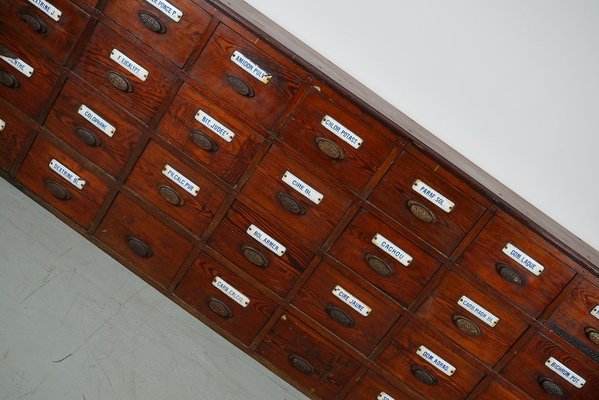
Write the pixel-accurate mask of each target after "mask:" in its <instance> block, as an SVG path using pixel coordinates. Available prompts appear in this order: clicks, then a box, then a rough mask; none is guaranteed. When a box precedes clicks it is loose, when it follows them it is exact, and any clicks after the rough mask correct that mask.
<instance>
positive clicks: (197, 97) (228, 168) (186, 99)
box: [158, 83, 264, 184]
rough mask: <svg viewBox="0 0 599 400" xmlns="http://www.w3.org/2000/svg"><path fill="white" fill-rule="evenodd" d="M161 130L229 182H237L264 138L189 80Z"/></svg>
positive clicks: (169, 110)
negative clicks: (190, 83) (193, 85)
mask: <svg viewBox="0 0 599 400" xmlns="http://www.w3.org/2000/svg"><path fill="white" fill-rule="evenodd" d="M196 117H197V118H198V119H199V120H198V119H196ZM206 125H208V126H206ZM158 133H159V134H160V135H161V136H163V137H165V138H166V139H167V140H169V141H170V142H171V143H172V144H174V145H175V146H177V147H178V148H180V149H181V150H183V151H184V152H186V153H187V154H188V155H190V156H191V157H192V158H193V159H194V160H196V161H198V162H199V163H201V164H202V165H204V166H206V167H207V168H209V169H210V170H211V171H212V172H214V173H215V174H216V175H217V176H219V177H221V178H222V179H223V180H224V181H226V182H227V183H229V184H235V183H236V182H237V180H238V179H239V177H240V176H241V174H242V173H243V171H244V170H245V168H246V167H247V165H248V164H249V162H250V160H251V159H252V157H253V156H254V154H255V153H256V151H257V149H258V147H259V146H260V144H261V143H262V142H263V141H264V139H263V138H262V136H260V135H258V134H257V133H256V132H255V131H254V130H253V129H251V128H249V127H248V126H247V125H245V124H244V123H243V122H241V120H240V119H239V118H237V117H235V115H234V114H233V113H231V112H229V111H228V109H227V108H226V106H225V105H224V104H223V103H221V102H220V101H218V100H217V99H216V98H214V97H212V96H210V95H206V94H203V93H200V92H198V91H196V90H194V89H192V87H191V86H190V85H189V84H187V83H184V84H183V86H181V89H179V93H177V96H176V97H175V98H174V100H173V102H172V103H171V105H170V107H169V108H168V110H167V112H166V113H165V115H164V117H162V120H161V121H160V125H159V126H158ZM231 133H232V134H233V135H234V137H233V138H232V139H230V136H231V135H230V134H231ZM225 138H226V139H225Z"/></svg>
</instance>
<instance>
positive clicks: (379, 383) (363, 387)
mask: <svg viewBox="0 0 599 400" xmlns="http://www.w3.org/2000/svg"><path fill="white" fill-rule="evenodd" d="M344 399H345V400H356V399H360V400H404V399H413V397H410V396H408V395H407V394H405V393H404V392H403V391H401V390H399V389H397V388H396V387H395V386H393V385H391V384H390V383H389V382H387V381H386V380H384V379H383V378H381V377H379V376H378V375H376V374H375V373H374V372H372V371H367V372H366V373H365V374H364V375H362V377H361V378H360V380H359V381H358V383H357V384H356V385H355V386H354V387H353V388H352V389H351V390H350V391H349V393H348V394H347V395H346V396H345V397H344Z"/></svg>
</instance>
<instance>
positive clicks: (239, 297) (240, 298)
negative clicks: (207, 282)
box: [212, 276, 250, 307]
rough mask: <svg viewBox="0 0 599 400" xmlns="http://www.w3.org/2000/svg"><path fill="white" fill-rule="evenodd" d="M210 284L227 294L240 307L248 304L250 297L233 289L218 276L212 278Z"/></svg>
mask: <svg viewBox="0 0 599 400" xmlns="http://www.w3.org/2000/svg"><path fill="white" fill-rule="evenodd" d="M212 286H214V287H216V288H217V289H218V290H220V291H221V292H223V293H224V294H226V295H227V296H229V297H230V298H231V299H233V301H235V302H236V303H237V304H239V305H240V306H242V307H247V306H248V305H249V304H250V299H249V298H248V297H247V296H245V295H244V294H243V293H241V292H240V291H239V290H237V289H235V288H234V287H233V286H231V285H229V284H228V283H227V282H226V281H225V280H224V279H222V278H221V277H220V276H217V277H216V278H214V280H213V281H212Z"/></svg>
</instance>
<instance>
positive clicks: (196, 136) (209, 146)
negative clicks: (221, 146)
mask: <svg viewBox="0 0 599 400" xmlns="http://www.w3.org/2000/svg"><path fill="white" fill-rule="evenodd" d="M189 139H191V141H192V142H193V143H194V144H195V145H196V146H198V147H199V148H200V149H202V150H204V151H207V152H208V153H216V152H217V151H218V144H217V143H216V142H215V141H214V140H212V138H211V137H209V136H207V135H205V134H204V133H202V132H200V131H197V130H195V129H194V130H192V131H191V135H189Z"/></svg>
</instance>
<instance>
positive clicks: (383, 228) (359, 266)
mask: <svg viewBox="0 0 599 400" xmlns="http://www.w3.org/2000/svg"><path fill="white" fill-rule="evenodd" d="M330 254H332V255H333V256H334V257H335V258H337V259H338V260H339V261H341V262H342V263H344V264H345V265H347V266H348V267H349V268H351V269H352V270H353V271H355V272H357V273H358V274H360V275H362V276H363V277H364V278H366V279H367V280H368V281H370V282H371V283H373V284H374V285H375V286H376V287H378V288H379V289H381V290H383V291H384V292H385V293H387V294H388V295H389V296H391V297H393V298H394V299H395V300H397V301H398V302H400V303H401V304H402V305H404V306H405V307H408V306H409V305H410V304H412V302H413V301H414V299H415V298H416V296H417V295H418V293H420V290H421V289H422V288H423V287H424V285H425V284H426V283H427V282H428V280H429V279H430V278H431V276H432V275H433V274H434V273H435V271H437V269H438V268H439V267H440V266H441V263H440V262H439V261H438V260H436V259H434V258H433V257H431V256H430V255H428V254H427V253H426V252H425V251H424V250H422V249H421V248H419V247H418V246H416V245H415V244H414V243H413V242H412V241H410V240H408V239H407V238H406V233H405V231H403V230H402V229H401V228H400V227H399V226H397V225H396V224H395V223H394V222H391V221H390V220H389V219H387V218H384V217H382V216H380V215H376V214H374V213H371V212H369V211H367V210H365V209H361V210H360V211H358V213H357V214H356V216H355V217H354V219H353V221H352V222H351V223H350V224H349V226H348V227H347V228H346V229H345V231H343V233H342V234H341V236H340V237H339V239H337V241H336V242H335V244H334V245H333V247H332V248H331V251H330Z"/></svg>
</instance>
